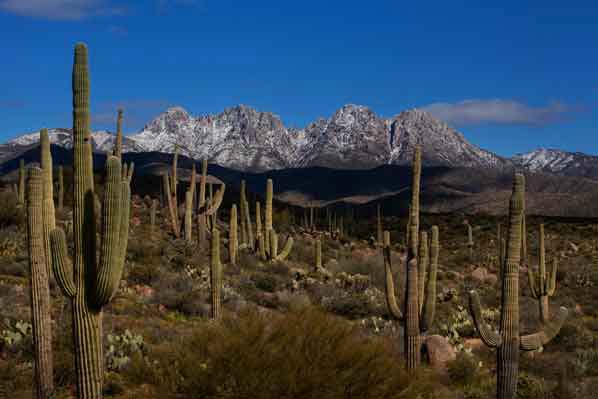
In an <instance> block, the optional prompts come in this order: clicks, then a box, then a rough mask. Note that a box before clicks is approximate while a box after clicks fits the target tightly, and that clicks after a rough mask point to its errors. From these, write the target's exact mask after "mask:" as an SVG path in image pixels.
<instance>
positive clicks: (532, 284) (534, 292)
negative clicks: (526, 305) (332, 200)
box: [527, 267, 539, 299]
mask: <svg viewBox="0 0 598 399" xmlns="http://www.w3.org/2000/svg"><path fill="white" fill-rule="evenodd" d="M527 280H528V283H529V290H530V291H531V294H532V297H533V298H536V299H538V298H539V295H538V287H536V276H535V275H534V271H533V270H532V268H531V267H528V268H527Z"/></svg>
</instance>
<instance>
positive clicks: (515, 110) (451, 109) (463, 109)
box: [421, 99, 580, 126]
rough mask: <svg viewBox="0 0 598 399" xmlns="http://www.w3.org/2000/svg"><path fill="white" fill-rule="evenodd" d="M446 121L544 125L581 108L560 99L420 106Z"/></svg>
mask: <svg viewBox="0 0 598 399" xmlns="http://www.w3.org/2000/svg"><path fill="white" fill-rule="evenodd" d="M421 109H422V110H424V111H428V112H430V113H431V114H432V115H434V116H435V117H437V118H438V119H441V120H443V121H445V122H447V123H449V124H454V125H460V126H463V125H477V124H512V125H544V124H547V123H551V122H557V121H561V120H563V119H567V118H569V117H571V116H572V114H574V113H577V112H579V111H580V108H579V107H572V106H569V105H567V104H563V103H561V102H557V101H555V102H551V103H548V104H547V105H545V106H539V107H535V106H531V105H528V104H524V103H521V102H518V101H515V100H505V99H489V100H481V99H471V100H464V101H460V102H457V103H433V104H430V105H427V106H425V107H422V108H421Z"/></svg>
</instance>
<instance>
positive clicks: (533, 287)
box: [527, 224, 558, 324]
mask: <svg viewBox="0 0 598 399" xmlns="http://www.w3.org/2000/svg"><path fill="white" fill-rule="evenodd" d="M539 252H540V253H539V256H538V269H539V270H538V273H537V275H536V273H534V271H533V270H532V268H531V266H530V267H528V268H527V273H528V280H529V288H530V291H531V294H532V297H533V298H535V299H536V300H537V301H538V305H539V309H540V320H541V321H542V324H546V323H548V322H549V321H550V306H549V303H548V298H549V297H551V296H553V295H554V292H555V291H556V271H557V267H558V263H557V260H556V257H555V258H553V259H552V268H551V269H550V270H549V271H548V272H546V248H545V246H544V225H543V224H541V225H540V250H539Z"/></svg>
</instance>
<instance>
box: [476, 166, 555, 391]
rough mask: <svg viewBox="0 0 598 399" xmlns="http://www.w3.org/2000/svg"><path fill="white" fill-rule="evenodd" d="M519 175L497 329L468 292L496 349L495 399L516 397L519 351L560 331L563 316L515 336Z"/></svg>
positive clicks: (521, 200)
mask: <svg viewBox="0 0 598 399" xmlns="http://www.w3.org/2000/svg"><path fill="white" fill-rule="evenodd" d="M524 190H525V182H524V179H523V175H521V174H515V178H514V182H513V194H512V195H511V200H510V203H509V226H508V239H507V254H506V255H507V256H506V259H505V261H504V264H503V266H502V299H501V317H500V320H501V321H500V329H499V331H498V332H495V331H493V330H492V329H491V328H490V327H489V326H488V324H487V323H486V322H485V320H484V319H483V317H482V309H481V305H480V299H479V297H478V295H477V293H476V292H475V291H471V292H470V297H469V305H470V312H471V315H472V318H473V321H474V325H475V326H476V329H477V330H478V332H479V333H480V336H481V337H482V340H483V341H484V343H485V344H486V345H487V346H489V347H491V348H496V349H497V398H498V399H514V398H516V397H517V375H518V369H519V350H520V349H521V350H535V349H539V348H540V347H541V346H542V345H544V344H546V343H547V342H548V341H550V340H551V339H552V338H553V337H554V336H555V335H556V334H557V333H558V331H559V330H560V328H561V326H562V324H563V323H564V321H565V318H566V317H567V309H566V308H561V309H560V311H559V313H558V315H557V317H556V318H554V319H553V320H552V321H550V322H549V323H548V324H546V325H544V327H543V329H542V330H540V331H539V332H537V333H535V334H530V335H526V336H520V335H519V264H520V262H521V245H522V240H521V235H522V232H523V230H522V223H523V215H524V208H523V206H524Z"/></svg>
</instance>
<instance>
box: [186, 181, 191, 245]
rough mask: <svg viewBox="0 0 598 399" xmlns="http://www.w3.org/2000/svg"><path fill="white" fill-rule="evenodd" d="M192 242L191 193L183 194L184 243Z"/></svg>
mask: <svg viewBox="0 0 598 399" xmlns="http://www.w3.org/2000/svg"><path fill="white" fill-rule="evenodd" d="M192 240H193V192H192V191H191V190H187V192H186V193H185V241H187V242H191V241H192Z"/></svg>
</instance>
